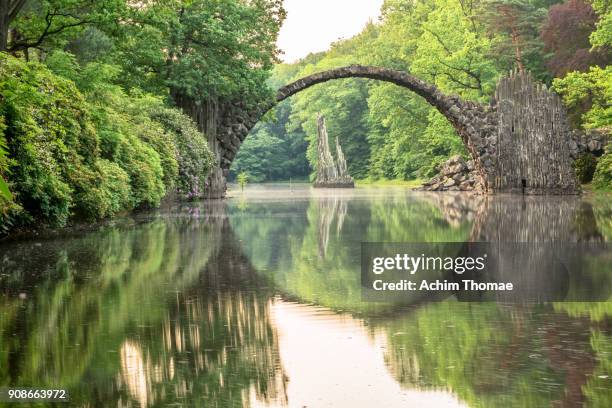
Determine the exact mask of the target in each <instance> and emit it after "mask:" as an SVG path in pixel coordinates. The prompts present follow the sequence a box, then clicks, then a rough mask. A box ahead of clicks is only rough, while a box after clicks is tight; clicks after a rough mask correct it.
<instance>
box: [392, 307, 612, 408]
mask: <svg viewBox="0 0 612 408" xmlns="http://www.w3.org/2000/svg"><path fill="white" fill-rule="evenodd" d="M381 325H382V326H383V327H385V328H386V330H387V332H388V333H389V335H388V337H389V347H388V351H387V354H386V359H387V363H388V364H389V368H390V370H391V372H392V373H394V375H395V376H396V378H397V379H398V381H400V382H401V383H402V384H403V385H405V386H408V387H418V388H421V387H427V388H443V389H450V390H452V391H453V392H455V393H457V394H458V395H459V396H460V397H461V398H462V399H463V400H465V401H467V402H468V403H469V404H470V406H474V407H544V406H564V407H574V406H581V405H582V404H584V403H585V402H586V398H587V396H588V395H587V394H586V393H583V389H584V387H585V385H586V384H587V381H591V379H592V374H593V370H594V369H595V368H594V367H595V366H596V358H597V356H596V355H595V353H594V352H593V350H592V348H591V344H590V341H592V340H590V335H589V322H588V321H586V320H576V319H571V318H569V317H567V316H564V315H563V314H558V313H551V312H550V311H549V309H548V308H543V309H538V308H535V309H534V308H529V307H528V308H525V307H518V306H501V305H499V304H495V303H478V304H474V303H456V302H442V303H435V304H430V305H428V306H427V307H424V308H421V309H419V310H418V311H416V312H414V313H412V314H408V315H405V316H401V317H395V318H394V319H393V320H391V321H385V322H384V323H381ZM595 394H597V395H598V397H599V398H601V397H602V395H601V394H599V393H595ZM610 402H612V400H610V399H608V400H607V403H608V405H607V406H609V403H610ZM602 406H603V405H602Z"/></svg>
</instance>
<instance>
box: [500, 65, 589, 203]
mask: <svg viewBox="0 0 612 408" xmlns="http://www.w3.org/2000/svg"><path fill="white" fill-rule="evenodd" d="M495 102H496V104H497V107H496V110H497V117H498V124H497V140H490V141H489V144H490V145H492V146H494V147H495V160H494V161H493V162H494V164H495V165H494V166H492V168H491V170H492V171H490V172H489V174H491V173H492V174H493V175H494V178H493V180H489V183H488V184H489V189H490V192H501V193H523V194H578V193H579V192H580V187H579V183H578V180H577V179H576V174H575V172H574V169H573V168H572V160H571V152H570V144H571V132H570V129H569V125H568V123H567V117H566V112H565V109H564V107H563V105H562V104H561V99H560V98H559V96H558V95H557V94H555V93H553V92H550V91H548V90H547V89H546V86H544V85H542V84H539V83H536V82H534V80H533V78H532V77H531V75H529V74H528V73H514V74H511V75H510V76H508V77H506V78H502V79H501V80H500V81H499V83H498V85H497V90H496V92H495Z"/></svg>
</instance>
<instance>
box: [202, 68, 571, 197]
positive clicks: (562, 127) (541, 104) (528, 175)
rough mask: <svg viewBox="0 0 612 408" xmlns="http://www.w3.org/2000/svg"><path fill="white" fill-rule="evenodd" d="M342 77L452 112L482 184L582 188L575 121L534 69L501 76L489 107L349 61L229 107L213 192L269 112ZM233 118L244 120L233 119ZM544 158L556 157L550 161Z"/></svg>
mask: <svg viewBox="0 0 612 408" xmlns="http://www.w3.org/2000/svg"><path fill="white" fill-rule="evenodd" d="M343 78H366V79H374V80H379V81H385V82H390V83H393V84H395V85H398V86H400V87H403V88H406V89H409V90H411V91H412V92H414V93H416V94H417V95H419V96H421V97H423V98H424V99H425V100H426V101H427V102H428V103H429V104H430V105H432V106H433V107H435V108H436V109H437V110H438V111H439V112H440V113H441V114H442V115H443V116H444V117H446V119H447V120H448V121H449V122H450V123H451V125H452V126H453V127H454V129H455V130H456V131H457V133H458V135H459V136H460V137H461V140H462V141H463V143H464V145H465V146H466V148H467V150H468V152H469V153H470V155H471V156H472V159H473V160H474V166H475V170H476V185H475V187H476V188H477V189H478V190H481V191H483V192H521V191H522V192H523V193H525V192H527V193H529V194H549V193H550V194H576V192H578V191H579V186H578V185H577V181H576V177H575V174H574V172H573V169H572V168H571V161H570V159H569V155H568V154H566V153H567V151H568V142H569V127H568V125H567V120H566V113H565V110H564V108H563V107H562V104H561V101H560V98H559V97H558V96H557V95H556V94H554V93H552V92H549V91H548V90H547V89H546V88H545V87H543V86H541V85H539V84H537V83H535V82H534V81H533V79H532V78H531V76H530V75H529V74H528V73H515V74H511V75H510V76H509V77H506V78H502V79H501V81H500V82H499V83H498V87H497V91H496V94H495V98H494V99H493V102H492V103H491V105H483V104H479V103H476V102H472V101H466V100H463V99H461V98H460V97H458V96H455V95H452V96H449V95H445V94H444V93H442V92H441V91H440V90H439V89H438V88H437V87H436V86H435V85H432V84H428V83H427V82H425V81H422V80H420V79H418V78H416V77H415V76H413V75H410V74H408V73H406V72H403V71H398V70H393V69H389V68H381V67H373V66H363V65H350V66H346V67H342V68H336V69H331V70H327V71H323V72H318V73H315V74H312V75H308V76H306V77H304V78H301V79H298V80H297V81H294V82H292V83H290V84H288V85H286V86H283V87H282V88H280V89H279V90H278V91H277V94H276V98H275V100H273V101H271V102H269V103H265V104H263V105H260V106H258V107H256V108H255V109H251V110H250V111H249V112H248V114H247V115H246V116H245V115H244V113H243V112H241V111H243V110H244V109H245V107H244V106H234V108H235V109H234V110H231V109H230V110H229V111H227V112H224V117H225V119H224V122H223V124H221V126H219V127H218V128H217V134H216V135H215V136H214V138H215V139H216V146H213V148H214V149H213V150H215V152H216V154H217V157H218V159H219V166H220V167H219V168H218V169H216V170H214V171H213V173H212V175H211V176H209V179H210V180H213V182H211V183H210V184H209V186H210V187H212V189H211V190H212V191H213V193H212V196H217V197H219V196H223V194H224V192H225V178H226V177H227V175H228V174H229V169H230V166H231V164H232V162H233V160H234V158H235V157H236V154H237V153H238V150H239V149H240V145H241V144H242V142H243V141H244V139H245V138H246V137H247V135H248V133H249V132H250V130H251V129H252V128H253V127H254V126H255V124H256V123H257V122H258V121H259V120H260V119H261V117H262V116H263V115H264V114H265V113H266V112H267V111H269V110H270V109H271V108H273V107H274V106H275V105H276V104H278V103H279V102H282V101H283V100H285V99H287V98H289V97H290V96H292V95H295V94H297V93H298V92H300V91H303V90H305V89H307V88H309V87H311V86H314V85H317V84H320V83H324V82H327V81H330V80H334V79H343ZM235 117H237V118H239V120H238V122H239V123H236V121H234V118H235ZM543 141H546V142H545V143H543ZM565 156H568V157H565ZM543 157H550V158H552V159H551V160H550V161H546V160H542V158H543ZM215 184H216V185H217V186H215Z"/></svg>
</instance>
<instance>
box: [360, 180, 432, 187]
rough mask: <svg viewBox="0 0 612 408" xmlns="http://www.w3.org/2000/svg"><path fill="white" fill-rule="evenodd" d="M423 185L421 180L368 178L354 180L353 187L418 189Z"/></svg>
mask: <svg viewBox="0 0 612 408" xmlns="http://www.w3.org/2000/svg"><path fill="white" fill-rule="evenodd" d="M422 184H423V180H421V179H416V180H386V179H385V180H372V179H369V178H366V179H362V180H355V185H356V186H357V187H365V186H372V187H377V186H398V187H420V186H421V185H422Z"/></svg>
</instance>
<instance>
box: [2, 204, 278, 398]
mask: <svg viewBox="0 0 612 408" xmlns="http://www.w3.org/2000/svg"><path fill="white" fill-rule="evenodd" d="M217 211H218V209H215V210H214V212H215V213H216V212H217ZM207 212H209V210H206V211H203V212H202V213H199V212H198V211H197V209H196V210H195V211H194V212H193V213H192V214H190V215H188V216H184V217H179V218H163V219H160V220H154V221H152V222H146V223H142V224H139V223H135V224H127V225H123V226H120V227H109V228H106V229H104V230H102V231H99V232H93V233H89V234H87V235H84V236H83V237H76V238H73V239H61V240H53V241H49V242H46V243H45V244H44V246H42V247H39V246H36V244H12V245H11V246H10V247H6V249H7V251H6V252H5V253H3V254H2V255H0V259H1V260H2V262H1V263H0V277H1V279H2V280H0V293H1V294H3V295H2V296H1V297H0V381H1V384H3V385H31V384H36V385H37V386H40V387H44V386H48V387H51V386H61V387H66V388H68V389H69V390H70V391H71V398H72V399H73V401H75V403H77V404H78V403H85V402H87V403H90V404H92V405H106V406H107V405H117V404H118V403H121V404H122V405H123V406H126V405H128V406H129V405H133V404H134V403H136V405H138V403H143V404H144V405H164V406H165V405H166V404H169V403H172V402H181V401H183V402H185V401H190V402H191V401H195V402H194V404H195V405H204V404H206V406H215V405H219V406H221V405H223V406H243V405H245V404H247V403H248V400H249V398H250V396H255V397H258V398H261V399H264V400H266V399H269V398H274V399H281V400H282V398H283V395H284V379H283V377H282V373H281V372H279V371H278V370H279V368H278V367H279V364H278V353H277V343H276V335H275V333H274V331H273V329H272V326H271V325H270V320H269V305H268V295H266V292H265V291H258V292H251V291H249V290H248V288H249V287H255V286H257V285H258V280H257V279H256V276H255V274H254V271H253V269H252V268H251V267H250V265H249V264H248V262H247V261H246V259H245V258H244V257H243V256H242V257H240V256H241V254H240V256H239V250H238V249H236V246H235V244H234V238H233V236H232V235H231V233H230V231H229V229H228V228H227V220H226V218H224V217H223V216H222V214H214V215H215V216H212V217H208V216H207V214H206V213H207ZM219 215H221V216H219ZM9 272H10V274H9ZM232 279H233V280H234V281H240V282H241V283H242V285H243V286H242V287H243V288H245V289H244V290H238V289H236V285H232V284H231V282H232ZM249 285H250V286H249ZM22 292H23V293H26V294H27V299H25V300H22V299H19V297H18V294H19V293H22ZM199 398H201V401H198V399H199Z"/></svg>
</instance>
